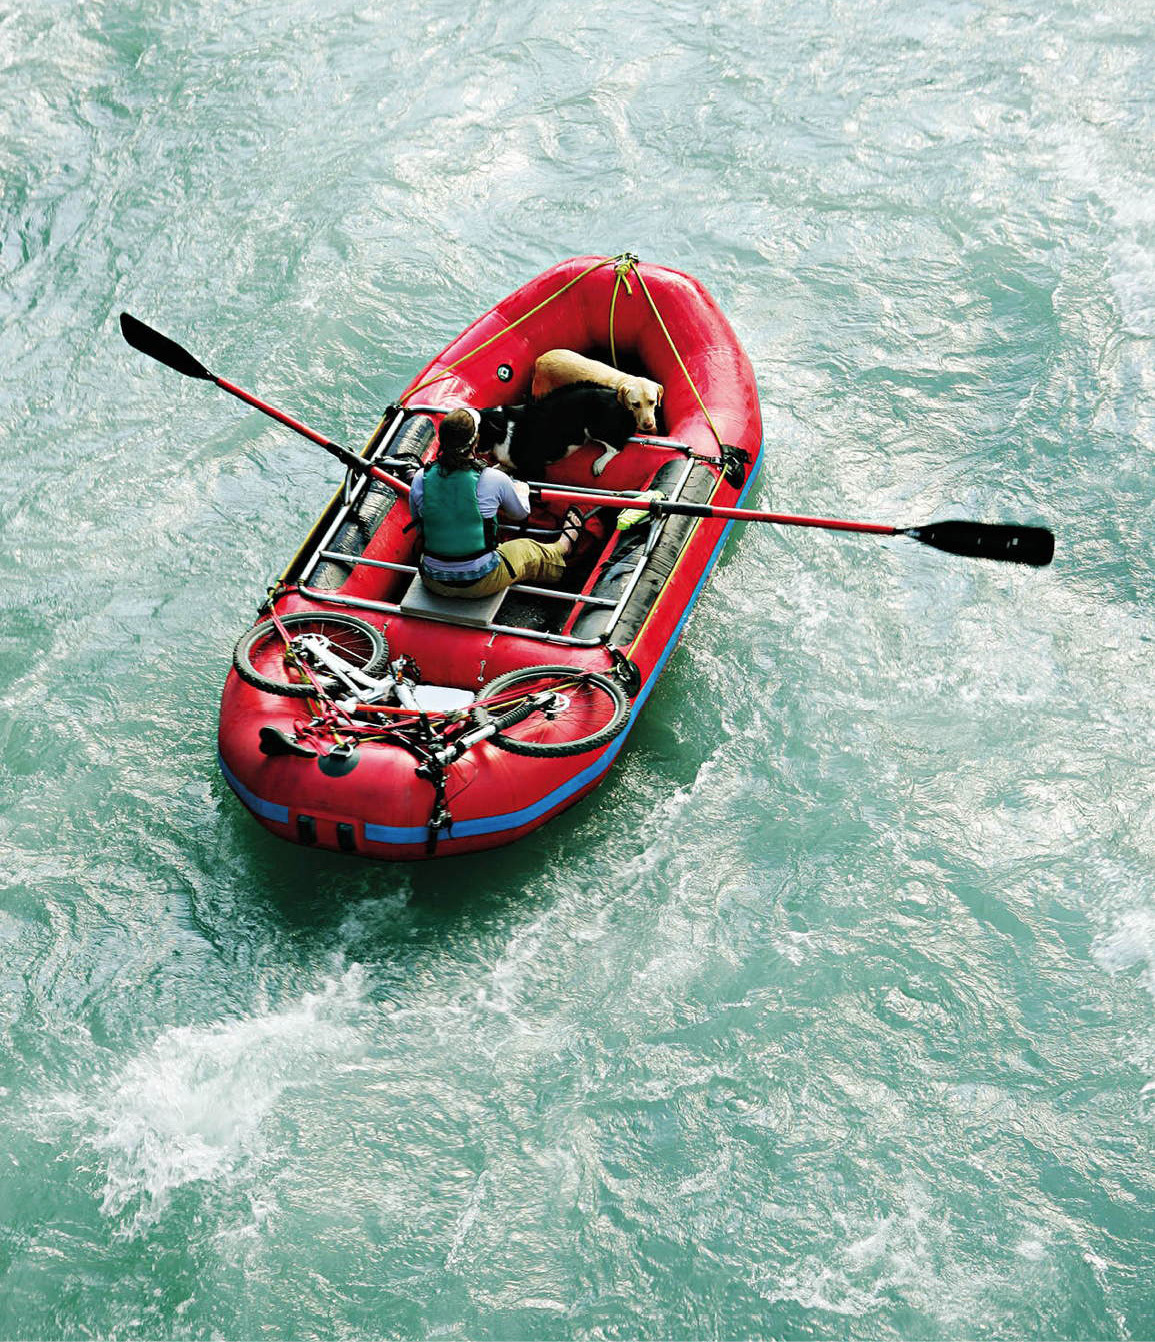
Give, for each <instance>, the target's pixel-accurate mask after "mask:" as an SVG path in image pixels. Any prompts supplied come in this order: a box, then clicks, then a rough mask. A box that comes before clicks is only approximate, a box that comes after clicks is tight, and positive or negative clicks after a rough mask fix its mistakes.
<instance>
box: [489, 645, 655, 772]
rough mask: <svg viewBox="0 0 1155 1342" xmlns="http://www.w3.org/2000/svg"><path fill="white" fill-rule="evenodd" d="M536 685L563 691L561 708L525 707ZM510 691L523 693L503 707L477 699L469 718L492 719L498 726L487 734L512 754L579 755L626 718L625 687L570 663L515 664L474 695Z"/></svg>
mask: <svg viewBox="0 0 1155 1342" xmlns="http://www.w3.org/2000/svg"><path fill="white" fill-rule="evenodd" d="M539 690H555V691H556V692H557V693H559V694H564V695H565V696H566V698H567V700H568V702H567V704H566V706H565V708H564V709H563V710H562V711H561V712H560V713H558V714H556V715H555V716H553V717H550V716H548V715H547V714H545V713H543V712H542V711H541V710H540V709H536V708H530V709H529V711H528V712H527V711H526V706H525V696H527V695H531V694H534V693H535V692H537V691H539ZM512 692H517V693H518V694H520V695H521V696H522V698H521V699H520V701H518V702H516V703H511V704H510V705H509V707H508V709H507V711H505V712H502V711H501V708H500V706H497V705H493V704H490V705H488V706H486V705H485V704H478V705H476V706H475V707H474V709H473V718H474V721H475V722H476V723H477V724H478V726H481V727H485V726H488V725H489V724H490V723H493V725H494V726H496V728H497V730H496V731H495V732H494V734H493V735H492V736H491V737H490V738H489V739H490V740H491V741H492V742H493V744H494V745H495V746H499V747H500V748H501V749H502V750H508V751H509V752H510V754H513V755H528V756H531V757H534V758H537V759H548V758H560V757H562V756H565V755H582V754H585V752H586V751H589V750H597V749H598V748H599V747H601V746H604V745H608V744H609V742H610V741H612V740H613V739H614V737H615V736H617V735H618V734H619V733H620V732H621V731H622V730H623V728H624V727H625V725H626V723H627V722H628V721H629V718H630V701H629V699H627V697H626V694H625V691H624V690H623V689H622V687H621V686H620V685H619V684H618V683H617V682H616V681H614V680H611V679H610V678H609V677H608V676H603V675H602V674H601V673H600V672H598V671H582V670H579V669H577V668H575V667H572V666H526V667H520V668H519V669H518V670H516V671H507V672H506V673H505V674H504V675H501V676H497V677H496V678H495V679H494V680H491V681H490V682H489V684H488V685H486V686H484V687H483V688H482V690H481V691H480V693H479V694H478V696H477V697H478V699H480V700H486V699H496V698H500V697H501V696H503V695H508V694H510V693H512ZM517 729H521V730H517Z"/></svg>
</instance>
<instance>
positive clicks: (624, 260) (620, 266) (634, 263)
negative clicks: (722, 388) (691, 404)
mask: <svg viewBox="0 0 1155 1342" xmlns="http://www.w3.org/2000/svg"><path fill="white" fill-rule="evenodd" d="M611 260H612V264H613V267H614V288H613V293H612V294H611V295H610V359H611V360H612V362H613V364H614V367H615V368H616V367H617V362H618V355H617V346H616V343H615V340H614V318H615V314H616V310H617V303H618V290H619V289H621V287H622V286H623V285H625V289H626V293H627V294H628V295H629V296H630V297H631V298H632V297H633V295H634V291H633V289H632V288H631V287H630V279H629V277H630V272H631V271H632V272H633V273H634V274H635V275H636V276H637V279H638V283H639V284H640V285H641V286H642V293H644V294H645V296H646V301H647V302H648V303H649V305H650V311H651V312H652V313H653V314H654V317H655V319H656V320H657V323H658V325H659V326H660V327H661V330H662V334H663V335H664V336H665V337H666V341H667V343H668V344H669V346H670V349H671V350H672V351H673V355H674V358H675V359H677V361H678V367H679V368H680V369H681V370H682V373H683V374H684V375H685V378H686V381H687V382H688V383H689V384H690V390H691V391H692V392H693V393H694V399H695V400H696V401H697V402H698V404H699V405H700V406H701V408H702V414H703V415H705V417H706V423H707V424H709V426H710V432H711V433H712V434H713V435H714V437H715V438H716V439H717V442H718V446H719V447H724V446H725V444H724V443H723V442H722V435H721V434H720V433H719V432H718V428H717V426H716V425H715V423H714V420H713V418H712V417H711V415H710V412H709V410H708V409H707V408H706V403H705V401H703V400H702V395H701V393H700V392H699V391H698V388H697V386H696V385H695V383H694V379H693V378H692V377H691V376H690V370H689V369H688V368H687V367H686V364H685V361H684V360H683V359H682V356H681V354H680V353H679V352H678V347H677V345H675V344H674V337H673V336H672V335H671V334H670V330H669V327H668V326H667V325H666V323H665V322H664V321H663V320H662V314H661V313H660V312H659V311H658V305H657V303H655V302H654V296H653V294H651V293H650V290H649V287H648V285H647V284H646V281H645V277H644V276H643V275H642V272H641V270H640V269H639V267H638V258H637V257H636V256H635V255H634V254H633V253H632V252H622V253H621V255H620V256H615V257H613V258H610V257H605V256H603V257H599V258H598V260H596V261H595V262H594V263H593V265H592V266H587V267H586V269H585V270H583V271H582V273H581V274H580V275H575V276H574V278H573V279H572V280H567V281H566V283H565V284H563V285H562V287H561V288H560V289H558V290H557V291H556V292H554V293H552V294H550V295H549V296H548V298H543V299H542V300H541V302H540V303H538V304H537V306H536V307H532V308H530V309H529V311H528V312H523V313H522V314H521V316H520V317H518V318H517V320H516V321H512V322H510V323H509V325H508V326H505V327H503V328H502V329H501V330H500V331H497V332H495V333H494V334H493V335H491V336H490V337H489V339H488V340H483V341H482V342H481V344H480V345H477V346H476V347H475V348H474V349H471V350H467V351H466V352H465V353H464V354H462V355H461V356H460V358H457V359H454V361H453V362H452V363H451V364H449V365H448V367H446V368H443V369H442V370H441V372H440V373H434V375H433V376H432V377H428V378H426V379H425V381H424V382H420V383H418V384H417V386H416V387H414V388H413V390H412V391H408V392H406V393H405V395H404V396H403V397H402V398H401V402H402V404H404V403H405V402H406V401H409V400H412V398H413V397H414V396H416V395H417V393H418V392H419V391H424V390H425V388H426V387H431V386H432V385H433V384H434V383H435V382H441V381H443V380H444V379H445V378H447V377H451V376H452V375H453V372H454V370H455V369H457V368H460V367H461V365H462V364H463V363H465V362H466V361H467V360H469V359H472V358H473V357H474V355H475V354H480V353H481V351H482V350H483V349H488V347H489V346H490V345H492V344H493V343H494V342H495V341H497V340H500V339H501V338H502V337H503V336H505V335H508V334H509V332H510V331H513V330H516V328H517V327H519V326H520V325H521V324H522V322H525V321H528V320H529V319H530V317H533V316H535V315H536V314H537V313H539V312H540V311H541V310H542V308H545V307H548V306H549V304H550V303H552V302H553V301H554V299H555V298H560V297H561V296H562V294H564V293H568V291H569V290H570V289H572V288H573V287H574V285H575V284H580V283H581V281H582V280H584V279H585V277H586V276H587V275H592V274H593V272H594V271H595V270H598V269H600V268H601V267H602V266H604V265H608V264H610V263H611Z"/></svg>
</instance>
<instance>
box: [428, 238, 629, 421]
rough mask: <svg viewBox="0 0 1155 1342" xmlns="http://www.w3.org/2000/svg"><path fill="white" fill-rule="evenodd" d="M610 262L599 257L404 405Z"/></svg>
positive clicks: (436, 378)
mask: <svg viewBox="0 0 1155 1342" xmlns="http://www.w3.org/2000/svg"><path fill="white" fill-rule="evenodd" d="M608 260H609V258H608V257H604V256H603V257H599V259H598V260H597V261H595V262H594V264H593V265H592V266H589V267H588V268H587V269H586V270H583V271H582V273H581V274H580V275H575V276H574V278H573V279H572V280H569V281H567V282H566V283H565V284H563V285H562V287H561V288H560V289H559V290H558V291H557V292H556V293H552V294H550V296H549V297H548V298H543V299H542V300H541V302H540V303H539V304H538V305H537V307H534V308H530V310H529V311H528V312H523V313H522V314H521V316H520V317H518V319H517V320H516V321H512V322H510V324H509V325H508V326H506V327H504V328H503V329H502V330H500V331H498V332H496V333H495V334H494V335H491V336H490V337H489V339H488V340H483V341H482V342H481V344H480V345H478V346H477V347H476V349H471V350H468V351H466V353H465V354H463V355H462V356H461V357H460V358H459V359H454V361H453V362H452V363H451V364H450V365H449V366H448V367H447V368H444V369H443V370H442V371H441V372H440V373H435V374H434V375H433V376H432V377H428V378H426V379H425V381H424V382H421V383H419V384H418V385H417V386H416V387H414V388H413V390H412V391H409V392H406V393H405V395H404V396H403V397H402V398H401V400H402V402H403V403H404V402H405V401H408V400H410V399H411V398H412V397H414V396H416V395H417V393H418V392H419V391H424V390H425V388H426V387H431V386H432V385H433V384H434V383H435V382H441V381H442V380H443V379H444V378H447V377H450V376H451V375H452V373H453V371H454V369H456V368H459V367H460V366H461V365H462V364H463V363H465V361H466V360H467V359H472V358H473V356H474V355H475V354H480V353H481V351H482V350H483V349H487V348H488V347H489V346H490V345H492V344H493V342H494V341H495V340H500V339H501V338H502V336H504V335H508V334H509V332H510V331H513V330H516V329H517V327H519V326H520V325H521V324H522V322H524V321H528V320H529V318H530V317H532V316H534V315H535V314H536V313H538V312H540V311H541V310H542V308H544V307H548V306H549V304H550V303H552V302H553V300H554V299H555V298H560V297H561V296H562V294H564V293H566V292H567V291H568V290H570V289H572V288H573V287H574V285H575V284H579V283H580V282H581V281H582V280H584V279H585V277H586V276H587V275H592V274H593V272H594V271H595V270H597V269H598V268H599V267H601V266H604V265H605V264H606V263H607V261H608Z"/></svg>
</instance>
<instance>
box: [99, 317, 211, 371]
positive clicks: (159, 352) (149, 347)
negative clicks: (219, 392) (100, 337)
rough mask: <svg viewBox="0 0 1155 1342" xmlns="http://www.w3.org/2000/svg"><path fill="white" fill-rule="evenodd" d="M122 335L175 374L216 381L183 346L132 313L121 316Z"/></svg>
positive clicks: (135, 347) (136, 347) (134, 347)
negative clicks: (146, 324)
mask: <svg viewBox="0 0 1155 1342" xmlns="http://www.w3.org/2000/svg"><path fill="white" fill-rule="evenodd" d="M120 333H121V335H123V336H124V338H125V340H127V341H128V343H129V344H130V345H131V346H132V347H133V349H138V350H140V352H141V353H142V354H147V355H148V357H149V358H150V359H155V360H156V361H157V362H158V363H163V364H165V365H166V366H167V367H169V368H171V369H173V370H174V371H175V372H178V373H183V374H184V375H185V377H199V378H204V379H206V380H207V381H209V382H212V381H213V380H214V379H213V375H212V374H211V373H210V372H209V370H208V369H207V368H206V367H205V366H204V364H203V363H201V362H200V360H199V359H194V358H193V356H192V355H191V354H190V353H189V352H188V350H187V349H185V348H184V346H183V345H178V344H177V343H176V341H175V340H170V339H169V338H168V336H164V335H161V333H160V332H159V331H154V330H153V329H152V327H151V326H145V324H144V322H142V321H138V320H137V319H136V318H135V317H134V316H133V315H132V314H131V313H130V312H122V313H121V314H120Z"/></svg>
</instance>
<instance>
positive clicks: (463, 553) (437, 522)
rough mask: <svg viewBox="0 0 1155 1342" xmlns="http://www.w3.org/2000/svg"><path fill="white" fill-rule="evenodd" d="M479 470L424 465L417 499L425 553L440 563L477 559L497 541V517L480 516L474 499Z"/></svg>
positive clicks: (475, 498)
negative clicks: (445, 472) (444, 469)
mask: <svg viewBox="0 0 1155 1342" xmlns="http://www.w3.org/2000/svg"><path fill="white" fill-rule="evenodd" d="M480 478H481V472H480V471H451V472H450V474H448V475H443V474H442V472H441V468H440V467H439V466H427V467H426V469H425V476H424V480H423V485H424V494H423V497H422V500H421V532H422V536H423V538H424V542H425V553H426V554H427V555H428V556H429V557H430V558H431V559H440V560H441V562H442V563H443V564H461V563H464V562H465V561H466V560H468V559H480V558H481V557H482V555H487V554H489V552H490V551H491V550H492V549H493V548H494V547H495V546H496V544H497V521H496V519H495V518H488V517H482V515H481V508H480V507H479V506H478V502H477V482H478V480H480Z"/></svg>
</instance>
